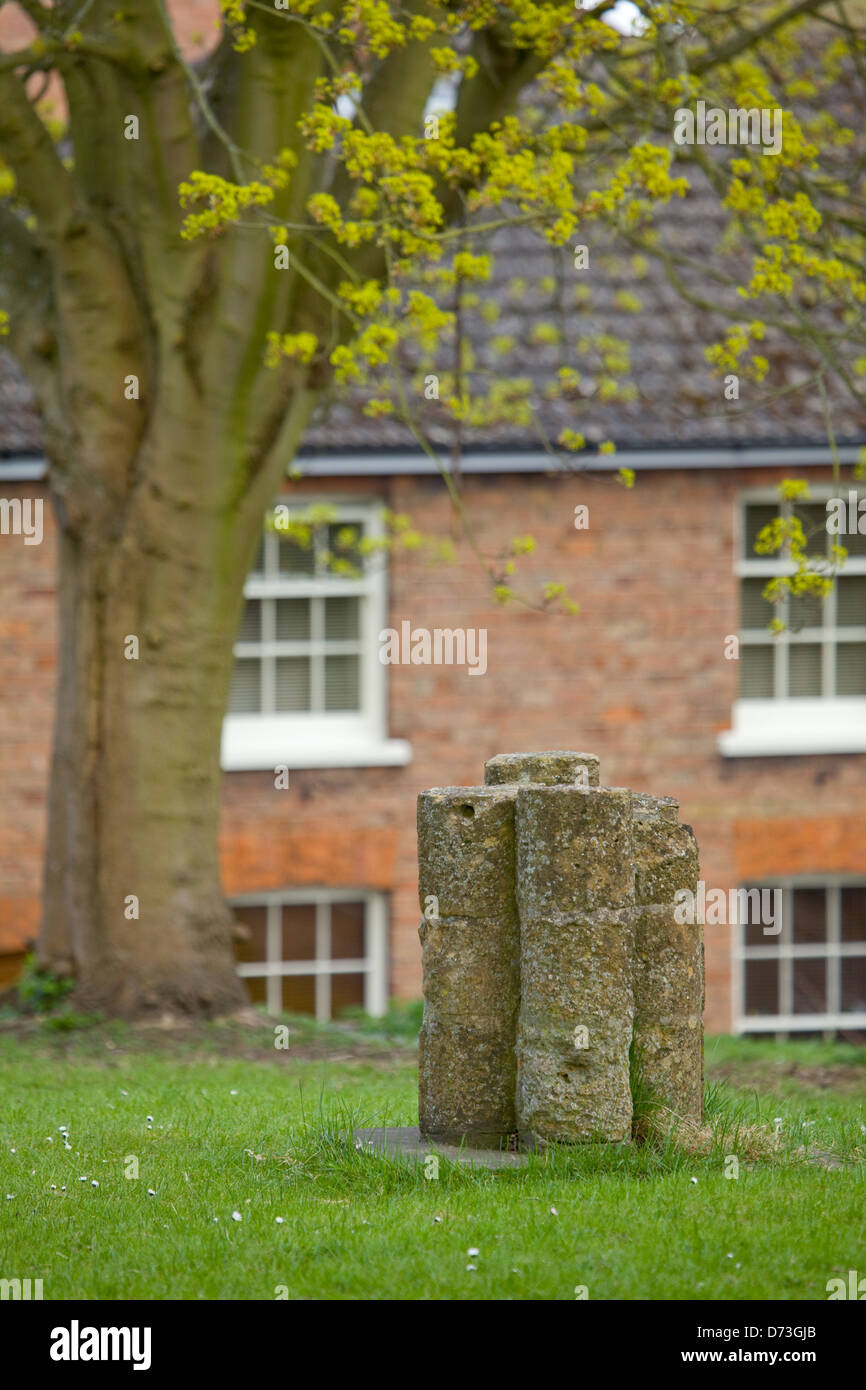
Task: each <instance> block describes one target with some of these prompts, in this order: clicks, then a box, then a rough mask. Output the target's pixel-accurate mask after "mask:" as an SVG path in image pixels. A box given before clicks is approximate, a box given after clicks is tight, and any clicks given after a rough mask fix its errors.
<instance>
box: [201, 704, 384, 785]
mask: <svg viewBox="0 0 866 1390" xmlns="http://www.w3.org/2000/svg"><path fill="white" fill-rule="evenodd" d="M411 761H412V745H411V743H409V742H408V741H407V740H406V739H402V738H377V737H375V736H374V735H372V734H371V733H370V731H369V730H368V729H367V728H365V727H364V725H363V722H362V721H361V720H359V719H357V718H355V717H353V716H351V715H348V716H342V715H335V716H332V717H331V718H330V719H329V718H327V717H326V718H322V719H310V720H306V719H304V718H303V717H301V718H298V717H296V716H292V715H266V714H263V715H258V714H252V715H250V714H229V715H226V717H225V719H224V720H223V733H222V751H221V756H220V762H221V765H222V768H223V771H224V772H259V771H264V770H265V769H268V770H269V771H271V772H273V771H274V769H275V768H277V767H287V768H288V769H289V771H290V772H291V771H293V770H294V769H296V768H297V769H301V768H312V767H322V768H325V767H405V766H406V764H407V763H410V762H411Z"/></svg>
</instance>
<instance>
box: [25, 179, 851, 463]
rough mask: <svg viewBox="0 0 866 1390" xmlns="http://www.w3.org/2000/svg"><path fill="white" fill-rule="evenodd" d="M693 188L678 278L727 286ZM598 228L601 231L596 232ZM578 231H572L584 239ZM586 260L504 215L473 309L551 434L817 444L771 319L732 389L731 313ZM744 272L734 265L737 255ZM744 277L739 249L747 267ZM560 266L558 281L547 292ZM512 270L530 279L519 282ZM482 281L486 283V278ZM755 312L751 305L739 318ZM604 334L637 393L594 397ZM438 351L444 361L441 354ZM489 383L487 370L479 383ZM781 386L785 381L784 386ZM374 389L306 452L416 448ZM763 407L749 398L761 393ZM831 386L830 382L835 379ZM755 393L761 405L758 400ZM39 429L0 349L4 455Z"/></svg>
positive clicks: (656, 441)
mask: <svg viewBox="0 0 866 1390" xmlns="http://www.w3.org/2000/svg"><path fill="white" fill-rule="evenodd" d="M689 177H690V179H691V180H692V183H693V187H692V189H691V190H690V191H689V193H688V194H687V195H686V197H685V198H683V199H675V200H674V201H673V202H671V203H670V204H669V205H668V206H667V207H666V208H663V209H660V211H659V212H658V214H657V224H658V227H659V229H660V231H661V232H662V239H663V242H664V244H665V245H666V246H667V247H669V248H674V249H676V251H677V252H680V253H685V254H686V255H688V256H690V257H694V260H695V265H694V266H693V267H691V268H689V269H687V270H685V271H683V275H682V278H683V280H684V282H685V283H686V284H687V286H688V287H689V288H690V290H691V291H693V292H694V293H696V294H697V295H698V296H699V297H703V296H706V297H708V298H709V297H712V296H717V295H718V294H719V291H718V289H717V288H716V287H715V286H714V285H713V284H712V283H711V282H710V281H709V279H708V277H707V275H706V274H705V272H704V267H706V266H708V265H709V266H712V268H713V269H714V270H718V269H719V268H722V267H723V266H724V265H725V263H726V259H725V256H724V255H723V254H722V253H721V252H720V251H719V249H718V245H719V241H720V237H721V232H722V222H721V220H720V218H719V213H718V208H717V206H716V204H715V199H714V195H712V194H711V193H709V192H708V191H707V189H706V187H705V186H701V185H700V184H699V183H698V182H697V180H696V179H695V176H694V174H693V173H692V174H690V175H689ZM596 237H597V233H596ZM580 239H581V238H580V236H579V235H577V236H576V237H575V240H576V241H579V240H580ZM587 241H588V244H589V251H590V258H589V268H588V269H585V270H582V271H578V270H575V269H574V267H573V263H572V257H571V254H570V253H569V251H568V250H566V251H562V250H560V251H554V250H552V249H551V248H550V247H549V246H548V245H547V244H546V243H545V242H543V241H542V240H541V239H540V238H539V237H537V236H535V235H533V234H532V233H531V232H530V231H528V230H526V229H523V228H509V229H507V230H505V231H502V232H500V233H498V234H497V236H496V238H495V240H494V242H493V243H492V246H493V249H494V251H495V254H496V269H495V283H494V286H493V291H494V295H495V298H496V300H497V302H498V304H499V307H500V317H499V319H498V321H497V322H495V323H492V324H491V323H488V322H485V321H483V320H482V318H481V317H480V316H478V315H477V314H476V315H474V316H467V333H468V336H469V337H470V338H471V341H472V345H473V349H474V352H475V356H476V361H477V365H478V367H479V369H480V370H481V372H482V373H483V372H485V371H486V372H488V373H489V374H490V377H491V378H492V379H495V378H496V377H497V376H503V375H504V376H507V377H508V378H514V377H525V378H530V379H531V380H532V382H533V388H534V389H533V403H534V405H535V407H536V409H537V418H538V420H539V421H540V423H541V425H542V427H543V431H544V433H545V434H546V435H547V437H548V438H549V439H551V440H555V439H556V437H557V435H558V434H559V432H560V430H561V429H562V428H563V427H568V428H571V429H574V430H577V431H579V432H580V433H581V434H583V435H584V437H585V438H586V440H587V444H588V445H590V446H591V445H594V444H597V443H598V442H599V441H601V440H603V439H612V440H614V442H615V443H616V444H617V446H618V447H620V448H623V449H628V448H649V447H656V448H682V447H684V446H689V445H695V446H709V445H718V444H734V443H739V444H761V443H774V444H778V443H783V444H784V443H788V442H790V443H809V444H820V443H822V442H824V440H825V439H826V433H825V428H824V421H823V414H822V407H821V400H820V395H819V392H818V391H817V389H816V388H815V387H814V386H813V387H807V388H805V389H800V390H796V389H795V390H791V391H786V388H789V387H793V386H796V384H797V383H798V382H803V381H804V380H805V379H807V378H808V377H809V375H810V374H811V372H810V368H809V365H808V363H807V362H806V361H805V360H804V359H803V357H802V356H798V355H797V353H796V351H795V350H794V348H793V346H792V344H791V343H790V341H787V340H784V339H781V338H780V337H779V336H775V337H774V335H773V333H772V332H768V335H767V338H766V339H765V340H764V342H763V343H762V344H761V348H760V351H761V352H762V354H763V355H764V356H766V357H767V358H768V359H769V361H770V371H769V374H768V376H767V378H766V380H765V382H764V383H763V385H762V386H761V387H758V386H755V385H753V384H751V383H749V382H748V381H747V380H746V379H745V378H742V379H741V386H740V400H739V401H738V402H727V401H725V399H724V394H723V389H722V382H721V380H720V378H719V377H716V376H714V375H713V374H712V373H711V371H710V369H709V367H708V366H707V364H706V362H705V360H704V355H703V348H704V346H705V345H707V344H709V343H711V342H713V341H716V340H717V339H719V338H721V337H722V336H723V333H724V329H725V326H726V319H725V318H724V317H723V316H722V315H721V314H718V313H713V312H709V311H707V310H706V309H704V308H702V307H699V306H696V305H695V304H693V303H690V302H687V301H686V300H684V299H683V298H682V297H681V296H680V295H679V294H678V292H677V291H676V290H675V289H674V288H673V287H672V285H671V284H670V283H669V282H668V279H667V277H666V275H665V274H664V271H663V270H662V269H661V268H660V267H659V266H658V265H657V264H656V263H655V262H651V263H650V264H649V267H648V268H642V267H640V266H639V265H637V266H636V264H635V261H634V257H633V254H632V252H631V250H630V249H629V248H628V247H614V246H613V245H608V246H604V245H599V244H598V242H597V240H592V239H591V237H589V236H587ZM732 269H733V272H734V274H735V275H736V266H735V265H734V266H733V267H732ZM742 277H743V266H742V262H741V263H740V267H739V277H738V278H739V279H742ZM551 279H553V280H554V281H555V282H557V283H558V289H555V290H554V291H553V293H552V292H551V289H550V286H549V283H547V284H545V283H544V282H549V281H550V280H551ZM515 281H520V282H522V285H521V286H517V285H515V283H514V282H515ZM485 293H487V290H486V289H485ZM623 295H627V296H636V297H637V298H638V299H639V300H640V302H641V307H640V310H639V311H638V312H633V311H631V310H629V308H627V307H626V306H625V304H624V302H623ZM724 295H725V297H726V299H727V302H728V303H729V304H732V305H736V304H737V300H736V298H735V296H734V291H733V290H732V289H730V288H727V289H725V291H724ZM748 316H749V311H748V308H746V310H745V312H744V313H743V317H744V318H746V317H748ZM542 322H544V323H548V324H550V323H552V324H554V326H556V327H558V329H559V331H560V333H561V341H560V342H558V343H550V342H546V341H538V340H537V338H536V337H534V335H535V334H537V333H538V326H539V324H540V323H542ZM599 334H609V335H612V336H614V337H616V338H620V339H625V340H627V342H628V344H629V347H630V354H631V380H632V381H633V383H634V385H635V386H636V388H637V393H638V394H637V398H636V399H635V400H634V401H632V402H625V403H623V402H614V403H604V402H602V401H600V400H599V399H598V396H597V393H596V388H597V376H598V373H597V372H596V371H594V370H593V367H592V364H591V361H590V358H589V356H588V354H587V351H586V347H585V345H584V346H583V347H581V340H586V339H592V338H594V337H596V336H597V335H599ZM497 336H507V337H509V338H512V339H514V341H515V346H514V348H513V350H512V351H511V353H510V354H509V356H508V357H507V358H506V359H503V358H499V357H497V356H496V354H495V352H494V351H493V349H492V348H491V343H492V341H493V340H494V339H495V338H496V337H497ZM564 364H568V365H570V366H572V367H575V368H576V369H577V370H578V371H579V372H580V374H581V383H580V386H579V388H578V389H577V392H576V394H575V395H574V397H573V398H572V399H568V400H562V399H560V400H557V401H550V400H547V399H545V397H544V391H545V388H546V387H547V386H548V385H549V383H550V381H551V380H552V379H553V376H554V373H555V372H556V369H557V368H558V367H559V366H561V365H564ZM438 365H439V364H438V358H437V361H436V366H437V367H438ZM449 367H450V362H449V349H448V347H447V345H445V346H443V362H442V367H441V370H442V371H443V372H447V371H448V369H449ZM476 384H477V385H479V386H480V384H481V383H480V379H479V380H478V381H477V382H476ZM780 392H781V393H782V394H778V393H780ZM369 394H370V393H369V391H366V392H365V393H360V392H358V391H355V392H352V391H349V390H347V389H346V388H340V389H338V390H334V391H332V393H331V394H330V396H329V397H328V399H326V400H325V402H323V404H322V406H321V407H320V409H319V411H318V413H317V415H316V417H315V419H314V421H313V423H312V425H311V428H310V429H309V430H308V433H307V436H306V439H305V441H304V446H303V452H304V453H309V452H315V453H322V452H328V451H339V452H341V453H343V454H345V453H347V452H351V451H353V450H355V449H358V450H362V451H364V452H369V451H370V450H375V449H382V450H388V449H414V448H415V447H416V445H415V442H414V440H413V437H412V435H411V433H410V432H409V430H408V429H407V428H406V427H405V426H404V425H403V424H401V423H400V422H399V421H398V420H396V419H391V418H387V417H386V418H380V419H371V418H369V417H368V416H366V415H364V413H363V406H364V404H365V401H366V399H367V396H368V395H369ZM770 396H773V397H774V398H773V399H764V401H763V403H760V404H758V405H757V406H755V405H754V403H755V402H756V401H757V402H762V398H768V397H770ZM831 399H833V397H832V386H831ZM750 406H754V408H749V407H750ZM418 416H419V418H420V419H422V420H423V422H424V427H425V429H426V431H427V433H428V436H429V438H430V440H431V441H432V442H433V443H434V444H436V445H437V446H438V447H441V448H442V449H447V448H448V447H449V444H450V441H451V439H452V431H453V425H452V424H451V422H450V421H449V419H448V418H447V417H446V416H445V414H444V412H443V410H442V407H441V405H439V404H438V403H436V402H425V401H423V400H421V399H419V401H418ZM833 424H834V429H835V433H836V436H837V439H838V440H839V441H845V440H857V439H861V438H862V437H863V436H864V424H866V422H864V421H863V419H862V418H859V419H858V416H857V412H856V410H855V407H854V404H853V403H852V402H851V401H850V399H849V398H848V397H846V396H845V395H843V394H839V395H838V396H837V397H836V398H835V399H833ZM539 445H540V437H539V433H538V430H537V429H536V428H535V427H533V426H531V425H515V424H501V425H496V426H489V427H486V428H484V429H480V430H479V429H474V430H473V429H470V428H465V429H464V434H463V446H464V448H465V449H472V448H485V447H501V446H505V447H508V448H509V449H518V450H519V449H523V448H525V449H530V448H531V449H538V447H539ZM40 447H41V442H40V429H39V422H38V417H37V415H36V412H35V409H34V406H33V401H32V395H31V393H30V391H29V388H28V386H27V384H26V382H25V381H24V379H23V377H22V375H21V373H20V371H19V370H18V368H17V367H16V366H15V365H14V363H13V362H12V361H11V359H10V358H9V356H8V354H7V353H5V352H2V353H0V455H4V454H5V455H7V456H8V455H9V454H26V453H31V452H38V451H39V450H40Z"/></svg>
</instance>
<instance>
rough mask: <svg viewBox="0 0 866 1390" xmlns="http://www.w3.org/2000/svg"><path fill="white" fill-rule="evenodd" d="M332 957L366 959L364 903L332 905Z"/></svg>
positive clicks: (337, 958)
mask: <svg viewBox="0 0 866 1390" xmlns="http://www.w3.org/2000/svg"><path fill="white" fill-rule="evenodd" d="M331 959H332V960H363V959H364V903H362V902H361V903H333V904H332V905H331Z"/></svg>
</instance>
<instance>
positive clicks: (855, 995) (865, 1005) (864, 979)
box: [841, 956, 866, 1014]
mask: <svg viewBox="0 0 866 1390" xmlns="http://www.w3.org/2000/svg"><path fill="white" fill-rule="evenodd" d="M841 995H842V1012H843V1013H844V1014H853V1013H858V1014H859V1013H866V956H849V958H848V959H847V960H843V961H842V992H841Z"/></svg>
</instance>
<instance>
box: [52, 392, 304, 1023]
mask: <svg viewBox="0 0 866 1390" xmlns="http://www.w3.org/2000/svg"><path fill="white" fill-rule="evenodd" d="M298 413H299V412H298V411H297V410H295V411H290V414H291V415H297V414H298ZM302 413H305V412H302ZM208 420H210V421H216V422H217V424H216V425H215V426H214V425H212V426H211V427H210V428H209V427H208V423H207V422H208ZM301 427H302V426H301V423H300V421H299V422H298V429H299V430H300V428H301ZM280 457H281V458H284V457H285V456H284V455H283V454H282V453H281V455H280ZM86 471H87V470H86V468H83V469H82V470H81V472H82V473H86ZM281 472H282V466H281V463H280V459H277V458H271V459H269V460H268V462H267V465H266V466H264V467H261V468H260V469H259V471H258V472H257V473H256V474H255V476H254V478H253V480H252V482H251V481H250V479H249V476H248V474H247V473H246V470H245V468H244V460H243V458H242V457H239V451H238V450H237V449H236V448H233V447H232V443H231V440H230V438H227V431H226V425H225V421H224V419H222V418H221V417H220V415H219V412H218V411H217V409H216V407H215V403H214V402H213V401H210V402H209V403H208V407H205V406H203V405H202V403H201V402H199V403H198V408H197V409H193V407H192V405H191V402H190V400H189V398H188V397H187V398H186V399H185V400H184V401H183V403H182V405H179V408H178V411H177V414H176V415H175V418H174V420H173V422H172V419H171V414H170V413H167V415H166V417H165V418H164V423H159V424H158V425H157V427H156V428H155V430H154V431H153V436H152V438H148V439H147V440H146V441H145V443H144V446H143V449H142V451H141V454H140V456H139V457H138V458H137V460H136V463H135V467H134V468H133V469H132V476H133V479H134V481H133V483H132V485H131V487H130V495H129V497H128V499H127V500H126V503H125V505H124V506H123V507H121V508H120V509H119V511H118V508H117V507H116V506H112V507H111V508H110V510H109V509H106V510H103V509H102V508H100V507H98V506H94V507H93V508H92V509H91V510H90V511H88V509H87V507H85V506H83V505H82V498H81V495H78V494H77V492H76V485H73V488H72V491H71V492H70V489H69V488H67V489H66V490H65V491H64V492H63V494H62V495H58V496H57V498H56V499H55V500H56V507H55V510H56V513H57V516H58V522H59V529H60V548H59V577H58V587H59V593H60V637H59V653H58V686H57V705H56V722H55V746H54V760H53V768H52V777H51V790H50V801H49V826H48V844H47V853H46V864H45V899H44V919H43V930H42V935H41V939H40V944H39V958H40V962H41V963H42V964H44V965H45V966H47V967H49V968H52V969H54V970H56V971H58V972H59V973H73V974H74V975H75V977H76V982H77V984H76V992H75V995H74V1001H75V1003H76V1004H77V1005H78V1007H80V1008H84V1009H88V1010H101V1011H104V1012H106V1013H108V1014H110V1015H112V1016H127V1017H132V1016H140V1015H142V1014H147V1013H149V1012H153V1011H156V1012H162V1011H166V1010H167V1011H170V1012H180V1013H186V1014H193V1015H199V1016H201V1015H204V1016H209V1015H214V1014H219V1013H225V1012H228V1011H231V1010H232V1009H235V1008H237V1007H239V1006H241V1005H242V1004H243V1002H244V999H245V996H244V992H243V989H242V986H241V983H240V981H239V979H238V977H237V975H236V971H235V965H234V959H233V955H232V950H231V923H232V916H231V912H230V910H229V908H228V906H227V905H226V903H225V901H224V899H223V896H222V893H221V890H220V870H219V854H218V823H219V809H220V796H219V791H220V781H221V772H220V757H219V753H220V737H221V729H222V720H223V714H224V711H225V707H226V703H227V697H228V688H229V683H230V679H231V672H232V664H233V641H234V636H235V633H236V630H237V625H238V621H239V616H240V611H241V607H242V603H243V585H244V578H245V576H246V573H247V570H248V568H249V565H250V563H251V560H252V556H253V554H254V551H255V546H256V544H257V541H258V537H259V536H260V534H261V525H262V516H263V513H264V511H265V509H266V507H267V505H268V503H269V502H270V500H271V498H272V495H273V494H274V493H275V492H276V490H277V487H278V482H279V477H280V474H281ZM75 474H76V470H75V468H73V469H72V470H70V473H68V474H67V476H70V475H71V476H73V477H74V476H75ZM239 477H244V478H245V486H244V488H243V489H241V488H240V487H239V483H238V478H239ZM73 494H75V495H73ZM109 518H110V521H109ZM118 518H119V519H118ZM136 648H137V655H136Z"/></svg>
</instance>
